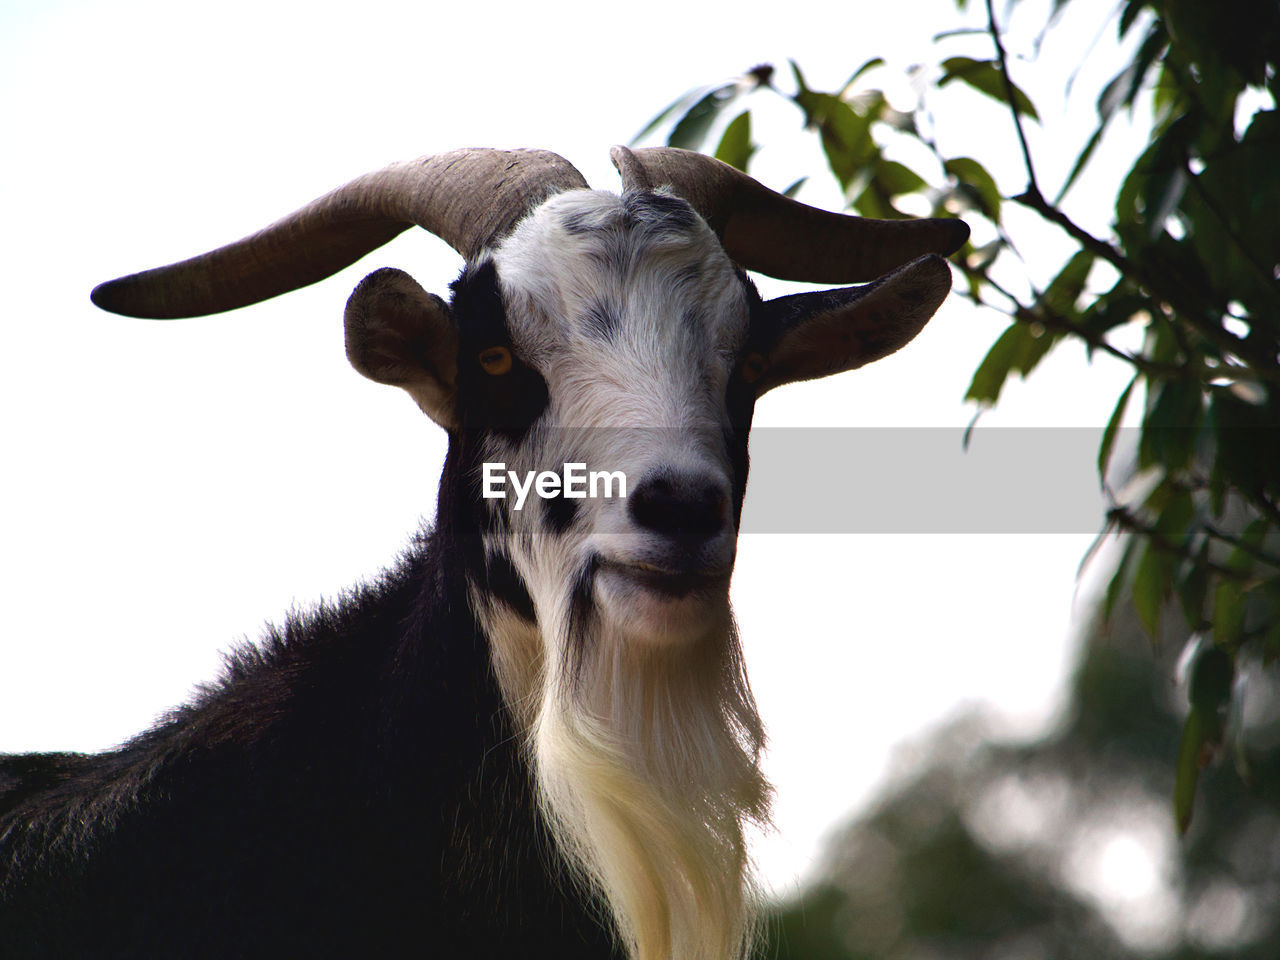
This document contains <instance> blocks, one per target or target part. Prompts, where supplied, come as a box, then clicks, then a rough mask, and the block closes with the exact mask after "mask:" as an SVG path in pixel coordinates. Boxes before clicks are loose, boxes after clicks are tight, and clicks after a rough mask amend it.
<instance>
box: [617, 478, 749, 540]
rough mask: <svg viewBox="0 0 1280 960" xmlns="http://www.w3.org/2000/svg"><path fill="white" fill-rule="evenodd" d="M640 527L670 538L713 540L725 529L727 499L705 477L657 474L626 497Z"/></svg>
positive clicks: (722, 492)
mask: <svg viewBox="0 0 1280 960" xmlns="http://www.w3.org/2000/svg"><path fill="white" fill-rule="evenodd" d="M627 507H628V509H629V511H630V513H631V518H632V519H633V520H634V521H635V522H636V523H637V524H639V525H640V526H642V527H647V528H648V529H650V530H653V531H655V532H657V533H662V534H665V535H666V536H672V537H676V536H678V537H700V538H706V537H712V536H714V535H715V534H717V533H719V532H720V531H721V529H723V527H724V523H725V516H726V514H727V512H728V510H727V507H728V498H727V496H726V495H725V493H724V491H723V489H722V488H721V486H720V485H719V484H718V483H716V482H715V481H714V480H711V479H709V478H706V477H694V476H685V475H680V474H657V475H655V476H651V477H647V478H645V479H644V480H642V481H640V484H639V485H638V486H637V487H636V488H635V490H633V491H632V492H631V495H630V496H629V497H628V498H627Z"/></svg>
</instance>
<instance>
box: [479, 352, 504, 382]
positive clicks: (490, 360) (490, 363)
mask: <svg viewBox="0 0 1280 960" xmlns="http://www.w3.org/2000/svg"><path fill="white" fill-rule="evenodd" d="M477 359H478V360H479V361H480V366H481V367H482V368H483V370H484V372H485V373H487V374H489V376H491V377H500V376H502V375H503V374H504V373H510V372H511V351H510V350H508V349H507V348H506V347H490V348H489V349H487V350H481V351H480V354H479V356H478V357H477Z"/></svg>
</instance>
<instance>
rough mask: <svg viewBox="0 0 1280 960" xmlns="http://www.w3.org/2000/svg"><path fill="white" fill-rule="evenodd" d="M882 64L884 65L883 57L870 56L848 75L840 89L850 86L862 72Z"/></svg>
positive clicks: (846, 88)
mask: <svg viewBox="0 0 1280 960" xmlns="http://www.w3.org/2000/svg"><path fill="white" fill-rule="evenodd" d="M883 66H884V57H872V58H871V59H870V60H868V61H867V62H866V63H864V64H863V65H862V66H860V67H859V68H858V69H857V70H855V71H853V74H852V75H851V76H850V77H849V79H848V80H846V81H845V82H844V86H843V87H842V88H841V89H842V90H848V89H849V88H850V87H852V86H853V84H854V82H855V81H857V79H858V78H859V77H860V76H862V75H863V74H864V73H866V72H867V71H868V70H874V69H875V68H876V67H883Z"/></svg>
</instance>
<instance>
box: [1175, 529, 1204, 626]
mask: <svg viewBox="0 0 1280 960" xmlns="http://www.w3.org/2000/svg"><path fill="white" fill-rule="evenodd" d="M1208 592H1209V541H1208V539H1207V538H1206V539H1205V541H1204V543H1203V544H1201V546H1200V552H1199V553H1198V554H1197V555H1196V558H1195V560H1194V561H1192V563H1191V565H1190V569H1188V570H1187V573H1186V576H1184V577H1183V578H1182V583H1181V584H1180V585H1179V587H1178V602H1179V603H1180V604H1181V605H1182V614H1183V616H1185V617H1186V618H1187V626H1188V627H1190V628H1191V629H1192V630H1199V629H1201V628H1202V627H1203V626H1204V600H1205V597H1206V596H1207V595H1208Z"/></svg>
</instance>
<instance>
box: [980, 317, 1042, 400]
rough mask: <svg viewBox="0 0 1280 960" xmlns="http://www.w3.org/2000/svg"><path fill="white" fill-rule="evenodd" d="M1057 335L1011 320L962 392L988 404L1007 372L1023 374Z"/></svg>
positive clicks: (997, 395)
mask: <svg viewBox="0 0 1280 960" xmlns="http://www.w3.org/2000/svg"><path fill="white" fill-rule="evenodd" d="M1056 342H1057V338H1056V337H1054V336H1053V335H1052V334H1050V333H1047V332H1046V331H1044V330H1042V329H1036V328H1035V326H1034V325H1033V324H1030V323H1023V322H1018V321H1015V322H1014V323H1012V324H1010V325H1009V327H1008V328H1007V329H1006V330H1005V331H1004V333H1002V334H1000V336H999V338H998V339H997V340H996V342H995V343H993V344H992V345H991V349H990V350H989V351H987V355H986V357H985V358H983V361H982V363H981V364H979V365H978V369H977V370H976V371H974V374H973V381H972V382H971V383H970V384H969V390H968V392H967V393H966V394H965V395H964V398H965V399H966V400H976V401H978V402H979V403H987V404H992V403H995V402H996V401H997V400H998V399H999V398H1000V391H1001V389H1003V387H1004V384H1005V381H1006V380H1007V379H1008V378H1009V375H1010V374H1011V373H1018V374H1020V375H1021V376H1022V377H1024V378H1025V377H1026V376H1027V374H1029V373H1030V372H1031V371H1032V370H1033V369H1035V366H1036V364H1038V363H1039V362H1040V360H1041V359H1042V358H1043V357H1044V355H1045V354H1046V353H1048V352H1049V350H1050V348H1051V347H1052V346H1053V345H1054V343H1056Z"/></svg>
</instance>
